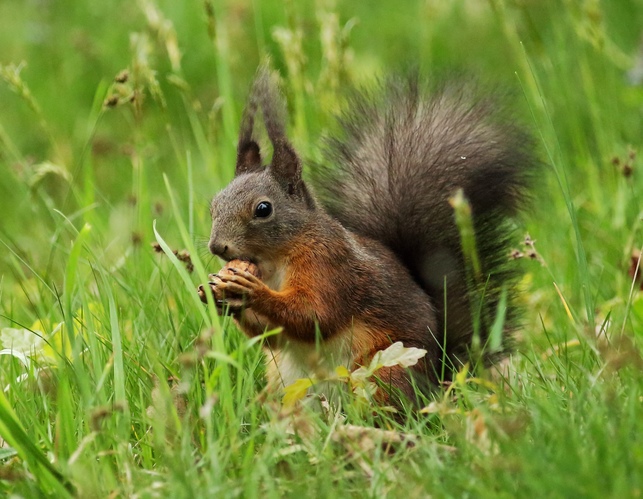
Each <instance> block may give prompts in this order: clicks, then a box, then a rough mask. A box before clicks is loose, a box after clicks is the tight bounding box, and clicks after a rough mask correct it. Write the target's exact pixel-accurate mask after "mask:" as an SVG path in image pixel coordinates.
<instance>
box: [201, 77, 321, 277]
mask: <svg viewBox="0 0 643 499" xmlns="http://www.w3.org/2000/svg"><path fill="white" fill-rule="evenodd" d="M259 105H260V106H261V110H262V112H263V118H264V123H265V126H266V130H267V132H268V136H269V138H270V142H271V143H272V146H273V156H272V161H271V163H270V164H268V165H264V164H263V163H262V158H261V151H260V148H259V145H258V143H257V142H256V141H255V140H254V139H253V137H252V134H253V125H254V115H255V113H256V111H257V109H258V107H259ZM282 107H283V102H282V100H281V98H280V95H279V94H278V91H277V90H276V86H275V85H274V83H273V81H272V77H271V75H270V73H269V72H268V71H267V70H260V73H259V76H258V78H257V80H255V83H254V86H253V91H252V93H251V97H250V100H249V103H248V106H247V108H246V111H245V113H244V117H243V120H242V125H241V132H240V134H239V143H238V146H237V163H236V169H235V178H234V179H233V180H232V182H230V184H229V185H228V186H227V187H226V188H225V189H223V190H222V191H221V192H220V193H219V194H217V195H216V196H215V198H214V199H213V200H212V204H211V206H210V213H211V215H212V232H211V234H210V242H209V244H208V246H209V249H210V251H211V252H212V253H213V254H215V255H217V256H219V257H221V258H223V259H225V260H228V261H229V260H232V259H244V260H249V261H252V262H254V263H256V264H257V265H260V266H262V265H261V264H267V265H269V264H270V263H271V262H275V261H276V260H277V259H278V258H280V257H283V256H284V255H285V254H286V253H287V252H288V249H289V247H290V245H291V243H292V240H293V237H296V235H297V233H298V231H300V230H301V228H302V227H303V226H304V225H305V224H306V223H308V221H309V220H311V217H312V216H313V214H314V213H315V212H316V209H317V207H316V203H315V200H314V198H313V197H312V195H311V194H310V192H309V190H308V188H307V186H306V184H305V183H304V181H303V179H302V164H301V161H300V159H299V157H298V156H297V153H296V152H295V150H294V148H293V147H292V145H291V144H290V142H289V141H288V139H287V138H286V136H285V126H284V121H283V119H281V113H280V111H281V109H282Z"/></svg>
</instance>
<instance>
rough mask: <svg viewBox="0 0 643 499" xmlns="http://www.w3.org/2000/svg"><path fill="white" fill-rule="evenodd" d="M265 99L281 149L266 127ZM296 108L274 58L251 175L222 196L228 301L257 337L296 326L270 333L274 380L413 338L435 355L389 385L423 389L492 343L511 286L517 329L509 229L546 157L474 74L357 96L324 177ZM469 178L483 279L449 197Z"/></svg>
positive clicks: (510, 312) (262, 92)
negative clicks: (289, 115)
mask: <svg viewBox="0 0 643 499" xmlns="http://www.w3.org/2000/svg"><path fill="white" fill-rule="evenodd" d="M259 111H261V114H262V115H263V122H264V125H265V128H266V131H267V134H268V137H269V139H270V142H271V144H272V147H273V155H272V160H271V161H270V162H269V163H268V164H266V161H265V157H264V154H263V151H261V150H260V147H259V144H258V142H257V140H256V136H255V134H254V121H255V116H256V114H257V113H258V112H259ZM285 115H286V112H285V104H284V101H283V98H282V97H281V94H280V92H279V90H278V86H277V84H276V82H275V76H274V75H273V74H272V73H271V72H270V71H269V70H266V69H262V70H260V71H259V72H258V76H257V78H256V80H255V83H254V85H253V87H252V91H251V94H250V97H249V100H248V104H247V108H246V110H245V112H244V115H243V119H242V124H241V130H240V134H239V142H238V146H237V160H236V171H235V177H234V179H233V180H232V181H231V182H230V184H229V185H228V186H227V187H226V188H225V189H223V190H222V191H221V192H219V193H218V194H217V195H216V196H215V197H214V199H213V201H212V203H211V209H210V211H211V215H212V233H211V237H210V242H209V249H210V251H211V252H212V253H213V254H214V255H217V256H219V257H220V258H222V259H224V260H226V261H228V262H229V264H228V265H227V266H226V268H225V271H222V272H220V273H219V274H217V275H212V276H211V282H210V283H209V285H210V288H211V289H212V292H213V295H214V298H215V302H216V303H217V304H218V306H219V308H220V309H221V310H225V311H227V312H229V313H230V314H232V316H233V318H234V320H235V321H236V323H237V324H238V326H239V327H240V328H241V330H242V331H244V332H245V333H246V334H247V335H248V336H250V337H255V336H257V335H261V334H263V333H264V332H265V331H266V330H272V329H275V328H280V329H281V332H280V333H279V334H277V335H275V336H270V337H269V338H268V339H267V340H266V344H265V349H266V356H267V361H268V371H267V372H268V378H269V379H268V381H269V384H271V385H273V386H287V385H289V384H290V383H292V382H294V381H295V380H296V379H298V378H308V377H311V376H312V375H314V373H315V372H318V371H319V369H325V370H331V371H332V369H334V368H335V367H336V366H338V365H344V366H346V367H348V368H356V367H358V366H363V365H368V363H369V361H370V359H371V358H372V357H373V355H374V354H375V353H376V352H378V351H380V350H384V349H386V348H387V347H389V346H390V345H391V344H393V343H394V342H398V341H399V342H402V343H403V345H404V346H405V347H417V348H421V349H424V350H426V351H427V354H426V355H425V356H424V358H422V359H421V360H420V361H419V362H418V363H417V364H416V365H415V366H412V367H410V368H402V367H400V366H394V367H386V368H382V369H380V371H378V373H377V377H378V378H379V380H380V381H381V388H380V389H379V391H378V393H377V395H376V398H377V399H378V400H379V401H380V402H382V403H393V404H395V401H396V400H397V401H399V400H403V399H404V400H410V401H417V398H418V393H422V392H423V391H424V390H425V389H426V390H430V389H431V387H435V386H436V385H437V384H438V383H439V382H440V381H442V380H443V379H444V378H448V377H449V375H450V374H452V372H453V371H454V370H458V369H460V368H461V366H462V365H463V364H464V363H465V362H467V360H468V358H469V352H470V348H471V345H472V341H473V338H474V337H477V338H478V339H479V340H480V345H482V346H484V344H485V341H487V339H488V335H489V332H490V329H491V324H492V323H493V322H494V320H495V318H496V314H497V310H498V304H499V303H500V302H501V301H503V302H506V305H507V307H506V314H505V317H504V330H505V332H506V333H509V332H511V330H512V329H513V328H515V324H516V311H515V309H516V307H515V306H514V301H515V300H514V299H513V298H514V296H515V294H516V290H515V287H516V277H517V276H518V275H519V273H518V272H517V271H516V268H515V265H514V266H513V267H512V265H511V262H510V261H509V253H510V252H509V247H508V240H509V236H510V234H511V232H512V219H513V218H514V216H515V215H517V214H518V213H519V211H520V207H521V206H522V203H521V201H522V199H523V198H524V197H525V195H526V192H527V189H528V187H529V180H530V178H531V177H532V176H533V173H534V170H535V167H536V165H537V161H536V159H535V156H534V153H533V150H534V147H533V142H532V140H531V138H530V136H529V135H528V134H527V133H526V132H525V131H523V130H522V129H521V128H520V127H518V126H517V125H516V124H515V122H514V120H513V119H512V118H511V117H510V116H509V115H508V113H507V112H506V110H505V109H503V107H502V105H501V104H499V101H497V100H495V99H494V98H493V97H492V96H491V97H490V96H485V97H480V96H479V95H478V94H477V93H476V91H475V90H474V89H473V87H472V86H471V85H469V84H455V83H452V82H450V83H445V84H443V85H442V86H440V87H439V88H435V89H433V91H432V92H429V91H427V89H426V88H425V87H424V85H423V83H422V80H421V78H420V77H419V76H418V75H417V74H416V75H412V76H400V77H394V78H390V79H389V80H388V81H386V82H385V83H383V84H382V85H381V88H380V89H379V90H378V91H374V92H362V93H355V94H354V95H353V97H352V100H351V102H350V105H349V107H348V110H347V111H345V112H344V114H343V115H342V116H341V117H340V118H339V129H340V132H339V133H337V134H336V135H335V136H333V137H331V138H329V139H327V140H326V142H325V148H324V150H325V157H326V163H325V164H323V165H315V164H311V165H308V166H310V168H311V170H312V177H313V184H314V185H313V187H314V189H315V191H313V189H312V188H311V186H310V185H309V184H308V183H307V182H305V181H304V180H303V178H302V160H301V159H300V157H299V155H298V154H297V152H296V151H295V149H294V148H293V146H292V144H291V142H290V141H289V140H288V138H287V136H286V126H285ZM457 189H462V190H463V193H464V195H465V196H466V199H467V200H468V202H469V204H470V207H471V213H472V221H473V227H474V230H475V243H476V247H477V256H478V260H479V265H480V272H481V276H482V279H478V280H477V281H476V280H473V279H471V277H470V275H469V273H468V272H467V263H466V261H465V255H464V254H463V250H462V246H461V237H460V232H459V230H458V227H457V225H456V221H455V217H454V210H453V207H452V206H451V205H450V203H449V200H450V197H451V196H452V195H453V194H454V193H455V191H456V190H457ZM240 261H241V262H240ZM244 261H245V262H250V263H245V264H243V265H242V264H241V263H244ZM201 295H202V298H203V299H204V300H205V294H204V292H203V289H201ZM501 296H502V297H504V298H507V297H508V299H506V300H505V299H504V298H503V300H501ZM476 324H477V325H476ZM418 388H419V390H418ZM400 397H402V398H400Z"/></svg>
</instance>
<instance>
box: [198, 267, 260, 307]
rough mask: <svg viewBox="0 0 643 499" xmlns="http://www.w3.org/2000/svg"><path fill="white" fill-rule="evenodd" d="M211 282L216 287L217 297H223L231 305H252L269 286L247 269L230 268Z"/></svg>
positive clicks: (215, 294)
mask: <svg viewBox="0 0 643 499" xmlns="http://www.w3.org/2000/svg"><path fill="white" fill-rule="evenodd" d="M213 277H215V279H213V280H212V282H211V283H210V284H211V285H214V286H213V290H215V289H216V291H215V293H214V296H215V299H217V298H219V297H221V299H223V300H225V301H226V302H227V303H228V305H230V306H231V307H233V306H238V305H240V306H241V307H243V306H244V305H245V306H246V307H252V304H253V303H254V302H255V301H256V300H257V298H258V297H259V295H260V294H261V292H262V291H264V290H266V289H267V286H266V285H265V284H264V283H263V281H261V279H259V278H258V277H257V276H255V275H254V274H252V273H251V272H249V271H247V270H240V269H237V268H228V272H225V273H223V272H220V273H219V274H217V275H216V276H213Z"/></svg>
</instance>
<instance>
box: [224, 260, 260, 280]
mask: <svg viewBox="0 0 643 499" xmlns="http://www.w3.org/2000/svg"><path fill="white" fill-rule="evenodd" d="M231 269H236V270H245V271H247V272H250V273H251V274H252V275H253V276H255V277H258V278H259V279H261V271H260V270H259V267H257V266H256V265H255V264H254V263H252V262H248V261H246V260H230V261H229V262H228V263H227V264H226V265H225V266H224V267H223V268H222V269H221V270H220V271H219V274H228V275H230V274H232V271H231Z"/></svg>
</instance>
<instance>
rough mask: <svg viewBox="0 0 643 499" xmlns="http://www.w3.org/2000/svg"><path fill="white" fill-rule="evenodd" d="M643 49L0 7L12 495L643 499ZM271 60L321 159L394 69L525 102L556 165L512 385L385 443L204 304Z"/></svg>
mask: <svg viewBox="0 0 643 499" xmlns="http://www.w3.org/2000/svg"><path fill="white" fill-rule="evenodd" d="M642 26H643V4H641V1H640V0H603V1H600V0H579V1H575V0H488V1H483V0H479V1H472V0H424V1H411V0H401V1H398V2H395V5H393V3H392V2H369V1H365V0H355V1H350V2H349V1H340V0H317V1H311V0H302V1H300V2H295V1H293V0H289V1H284V2H279V1H276V0H263V1H262V0H252V1H248V2H235V1H229V0H205V1H186V2H175V1H170V0H137V1H134V2H132V1H125V0H114V1H111V2H81V1H77V0H58V1H53V0H38V1H36V0H33V1H25V2H8V1H7V2H1V3H0V46H1V47H2V48H3V49H2V51H1V53H0V212H1V213H2V216H1V218H0V220H1V221H0V250H1V251H0V495H2V496H6V497H49V496H53V497H69V496H71V497H74V496H78V497H290V496H294V497H331V496H332V497H336V496H338V495H342V496H345V497H382V496H390V497H405V498H414V497H427V496H433V497H515V496H522V497H601V498H602V497H640V496H641V495H642V494H643V356H642V350H641V348H642V344H643V294H642V293H641V288H642V287H643V284H642V282H643V280H641V278H639V277H638V276H637V271H638V267H639V264H640V255H641V250H642V249H643V248H642V247H643V230H642V226H641V225H642V216H643V203H642V201H643V199H642V193H643V174H642V172H641V167H643V163H642V162H641V155H642V154H643V151H641V144H642V141H641V137H643V41H642V40H643V39H642V36H643V31H642V28H641V27H642ZM266 57H269V58H270V60H271V61H272V65H273V66H274V67H275V68H276V69H277V70H279V72H280V74H281V78H282V87H283V91H284V94H285V95H286V97H287V98H288V102H289V116H290V123H289V129H290V134H291V137H292V140H293V142H294V144H295V146H296V148H297V149H298V151H300V153H301V154H302V156H304V157H307V158H311V159H319V155H320V151H319V143H320V140H319V139H320V137H321V136H323V135H324V134H325V133H327V132H328V131H329V130H332V127H333V115H334V114H335V113H336V112H338V111H340V110H341V108H342V102H343V99H342V96H343V95H344V92H345V90H346V89H347V88H349V87H351V86H354V85H362V84H368V83H369V82H373V81H374V79H375V78H377V77H378V76H382V75H385V74H387V72H390V71H395V70H404V69H405V68H408V67H413V66H415V67H419V68H420V69H421V71H422V72H423V73H424V74H426V75H429V77H430V75H432V74H444V73H445V72H462V74H469V73H470V74H476V75H477V76H478V77H479V78H480V79H481V80H483V81H485V82H489V84H490V85H494V86H496V85H497V86H499V87H506V88H510V89H512V90H513V93H514V94H515V99H514V100H515V107H516V113H517V114H518V115H519V116H520V117H521V120H522V121H523V122H524V123H526V124H527V125H528V126H529V127H530V129H531V130H532V131H533V134H534V136H535V137H536V142H537V144H538V154H539V156H540V158H541V159H542V162H543V168H542V174H541V175H539V178H538V179H537V182H536V184H537V185H536V186H535V188H534V192H533V196H532V199H531V200H530V201H529V204H528V206H529V209H528V211H527V213H526V214H525V216H524V218H523V219H522V220H521V221H519V223H520V224H521V225H520V229H519V231H518V232H519V235H522V236H519V237H518V238H517V239H516V241H515V248H516V250H517V251H519V252H520V254H521V258H520V259H519V262H518V263H519V265H520V266H521V267H522V269H523V270H524V272H525V276H524V278H523V280H522V284H521V287H522V288H523V291H524V292H523V295H522V297H521V301H522V304H523V306H524V317H523V327H522V328H521V329H520V331H519V332H518V334H517V338H516V343H517V345H516V350H515V352H514V353H513V354H512V355H510V356H509V358H508V359H507V360H506V361H505V362H504V364H503V368H502V375H498V374H493V373H492V372H491V371H487V370H478V371H476V372H472V373H467V372H466V371H462V372H461V373H460V374H459V375H458V376H457V377H456V378H455V380H454V382H453V383H452V384H451V385H450V386H449V387H448V388H445V389H444V390H442V391H439V392H437V393H436V394H435V398H434V399H433V400H431V401H427V406H426V409H425V410H424V411H422V413H421V414H415V415H409V417H408V418H406V419H405V420H404V422H403V423H401V422H400V421H399V420H397V419H396V418H393V417H389V416H387V415H386V413H382V414H380V415H379V416H378V417H379V418H380V419H379V421H380V422H381V421H382V420H384V421H386V425H384V427H383V428H378V429H373V417H374V416H373V414H372V411H371V410H370V409H369V408H368V407H367V405H366V404H365V402H364V400H363V399H360V397H358V396H350V395H347V396H345V397H344V398H343V399H342V400H343V405H342V408H341V410H340V411H337V410H330V411H328V412H319V411H312V410H309V408H308V406H307V405H306V404H305V403H303V402H302V401H299V402H294V403H292V401H287V402H288V403H284V402H283V400H282V398H281V397H280V396H278V395H275V394H272V395H271V394H267V393H266V392H265V390H264V382H263V372H264V367H263V359H262V354H261V349H260V346H259V342H260V340H248V339H247V338H246V337H245V336H243V335H242V334H241V333H240V332H238V331H237V330H236V328H235V327H234V325H232V324H231V322H230V320H229V319H228V318H220V317H218V316H217V315H216V312H215V310H214V309H213V308H212V307H205V306H204V305H203V304H202V303H201V302H200V301H199V298H198V296H197V294H196V285H197V284H198V283H201V282H205V281H206V280H207V277H206V276H207V274H208V272H214V271H217V270H218V269H219V268H220V266H221V262H219V261H218V260H216V259H214V258H213V257H212V256H210V255H208V252H207V247H206V244H207V239H208V235H209V230H210V220H209V210H208V203H209V200H210V199H211V197H212V195H213V194H214V193H215V192H217V190H219V189H221V188H222V187H223V186H224V185H225V184H226V182H227V181H229V180H230V179H231V177H232V175H233V170H234V158H235V144H236V135H237V128H238V125H239V121H240V116H241V112H242V110H243V106H244V101H245V96H246V94H247V92H248V89H249V86H250V83H251V81H252V77H253V75H254V73H255V71H256V68H257V66H258V65H259V64H260V63H261V62H262V61H263V60H265V59H266ZM527 234H528V235H529V238H530V239H528V240H527V244H525V238H526V237H527ZM153 243H156V244H157V245H158V248H160V252H159V251H156V250H155V249H154V248H153ZM174 250H175V251H176V254H174V253H173V251H174ZM467 374H469V375H467Z"/></svg>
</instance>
